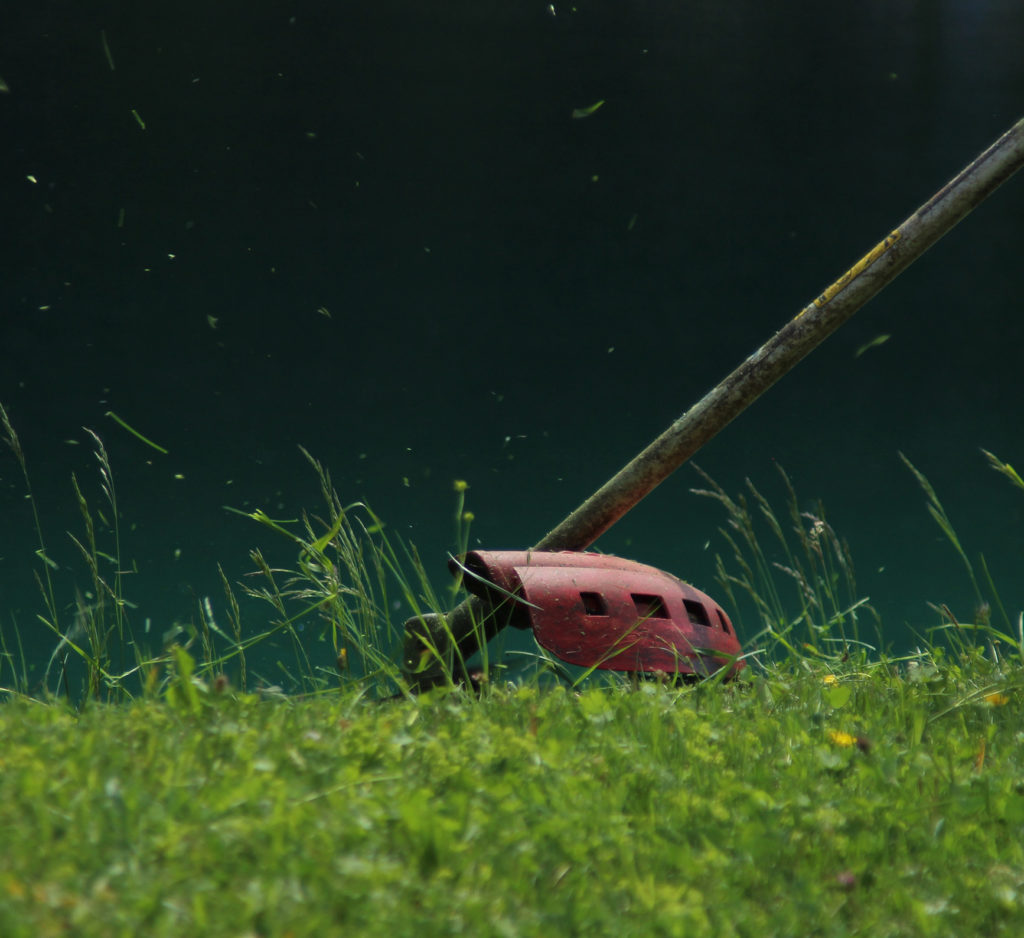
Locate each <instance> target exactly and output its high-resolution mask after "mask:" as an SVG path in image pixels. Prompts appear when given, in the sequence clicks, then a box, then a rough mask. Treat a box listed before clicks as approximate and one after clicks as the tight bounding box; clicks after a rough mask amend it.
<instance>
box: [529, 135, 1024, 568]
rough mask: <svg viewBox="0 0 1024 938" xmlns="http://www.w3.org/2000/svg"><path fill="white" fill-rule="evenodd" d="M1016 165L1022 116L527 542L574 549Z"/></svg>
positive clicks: (1023, 139) (1022, 147) (1021, 150)
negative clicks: (650, 440) (576, 504)
mask: <svg viewBox="0 0 1024 938" xmlns="http://www.w3.org/2000/svg"><path fill="white" fill-rule="evenodd" d="M1022 165H1024V119H1022V120H1019V121H1018V122H1017V123H1016V124H1014V125H1013V127H1011V128H1010V129H1009V130H1008V131H1007V132H1006V133H1005V134H1003V135H1002V136H1001V137H1000V138H999V139H998V140H997V141H996V142H995V143H993V144H992V146H990V147H989V148H988V149H987V150H986V151H985V152H984V153H982V154H981V155H980V156H979V157H978V158H977V159H975V160H974V162H973V163H971V164H970V165H969V166H968V167H966V168H965V169H964V170H962V171H961V172H960V174H959V175H958V176H957V177H956V178H955V179H952V180H950V182H948V183H946V185H945V186H943V187H942V188H941V189H940V190H939V191H938V192H936V193H935V195H933V196H932V197H931V198H930V199H929V200H928V201H927V202H925V203H924V205H922V206H921V207H920V208H919V209H918V210H917V211H916V212H914V214H913V215H911V216H910V217H909V218H908V219H907V220H906V221H904V222H903V223H902V224H901V225H900V226H899V227H898V228H896V229H894V230H893V231H892V232H890V233H889V234H888V235H887V236H886V237H885V238H884V240H882V241H881V242H879V243H878V244H876V245H875V246H874V247H873V248H872V249H871V250H870V251H868V253H867V254H865V255H864V256H863V257H862V258H861V259H860V260H859V261H857V263H856V264H854V265H853V267H851V268H850V269H849V270H848V271H847V272H846V273H845V274H843V275H842V277H840V278H839V279H838V280H837V281H836V282H835V283H833V284H832V286H830V287H829V288H828V289H827V290H825V291H824V292H823V293H822V294H821V295H820V296H818V297H816V298H815V299H814V301H813V302H811V303H810V304H808V305H807V306H806V307H804V309H802V310H800V312H799V313H797V314H796V316H795V317H794V318H793V319H792V320H791V321H790V322H789V323H788V324H787V325H785V326H784V327H783V328H782V329H780V330H779V331H778V332H777V333H775V335H774V336H772V338H770V339H769V340H768V341H767V342H765V344H764V345H762V346H761V347H760V348H759V349H758V350H757V351H756V352H754V354H753V355H751V356H750V357H749V358H748V359H747V360H746V361H745V362H743V364H742V365H740V366H739V367H738V368H737V369H736V370H735V371H733V372H732V374H730V375H729V376H728V377H726V378H725V379H724V380H723V381H722V382H721V383H719V384H718V385H717V386H716V387H714V388H713V389H712V390H711V391H709V392H708V393H707V394H706V395H704V397H703V398H702V399H701V400H700V401H699V402H698V403H696V404H695V405H694V406H693V407H691V408H690V409H689V410H688V411H687V412H686V413H685V414H683V415H682V416H681V417H680V418H679V419H678V420H676V421H675V423H673V424H672V425H671V426H670V427H669V428H668V429H667V430H666V431H665V432H664V433H662V434H661V436H659V437H658V438H657V439H656V440H655V441H654V442H653V443H651V444H650V445H649V446H648V447H647V448H646V449H645V450H644V451H643V452H641V453H640V454H639V455H638V456H637V457H636V458H635V459H634V460H633V461H632V462H630V463H629V464H628V465H626V466H625V467H624V468H622V469H621V470H620V471H619V472H618V473H617V474H616V475H615V476H614V477H613V478H612V479H610V480H609V481H608V482H606V483H605V484H604V485H603V486H602V487H601V488H600V489H598V490H597V491H596V492H595V493H594V494H593V495H591V496H590V498H588V499H587V500H586V501H585V502H584V503H583V504H582V505H580V506H579V508H577V509H576V510H575V511H573V512H572V513H571V514H570V515H569V516H568V517H566V518H565V520H563V521H562V522H561V524H559V525H558V526H557V527H555V528H553V529H552V530H551V531H549V532H548V533H547V534H546V535H545V536H544V537H543V538H542V539H541V540H540V541H538V542H537V544H536V545H535V546H534V549H535V550H583V549H584V548H585V547H587V546H588V545H590V544H592V543H593V542H594V541H595V540H597V538H598V537H600V536H601V535H602V534H603V533H604V532H605V531H607V530H608V529H609V528H610V527H611V526H612V525H613V524H615V522H616V521H618V520H619V518H621V517H622V516H623V515H624V514H626V512H627V511H629V510H630V508H632V507H633V506H634V505H635V504H636V503H637V502H639V501H640V499H642V498H643V497H644V496H645V495H647V494H648V493H649V492H650V491H651V490H652V489H653V488H655V486H657V485H659V484H660V483H661V482H663V481H664V480H665V479H666V478H667V477H668V476H669V475H671V473H673V472H674V471H675V470H676V469H678V468H679V467H680V466H681V465H682V464H683V463H684V462H686V460H687V459H689V458H690V457H691V456H692V455H693V454H694V453H696V452H697V450H699V449H700V448H701V447H702V446H703V445H704V444H705V443H707V442H708V440H710V439H711V438H712V437H713V436H714V435H715V434H716V433H718V432H719V430H721V429H722V428H723V427H725V426H726V425H727V424H728V423H729V422H730V421H731V420H733V419H734V418H735V417H737V416H739V414H741V413H742V412H743V411H744V410H745V409H746V408H747V407H749V406H750V405H751V404H752V403H753V402H754V401H756V400H757V399H758V398H759V397H760V396H761V395H762V394H764V392H765V391H767V390H768V388H770V387H771V386H772V385H773V384H774V383H775V382H776V381H778V380H779V378H781V377H782V376H783V375H784V374H785V373H786V372H787V371H789V370H790V369H791V368H792V367H793V366H794V365H795V364H796V363H797V362H798V361H800V359H802V358H803V357H804V356H805V355H807V354H808V353H809V352H810V351H811V350H812V349H814V348H815V347H816V346H817V345H818V344H819V343H821V342H823V341H824V340H825V339H826V338H827V337H828V336H830V335H831V334H832V333H833V332H835V330H836V329H838V328H839V327H840V326H841V325H842V324H843V323H844V322H846V321H847V320H848V319H849V318H850V317H851V316H853V314H854V313H856V312H857V310H858V309H860V308H861V307H862V306H863V305H864V304H865V303H867V302H868V300H870V299H871V298H872V297H874V296H875V294H877V293H878V292H879V291H880V290H881V289H883V288H884V287H886V286H888V285H889V284H890V283H892V281H893V280H895V279H896V277H897V276H898V275H899V274H900V273H902V272H903V271H904V270H905V269H906V268H907V267H909V266H910V265H911V264H912V263H913V262H914V261H916V260H917V259H918V258H919V257H920V256H921V255H922V254H924V252H925V251H927V250H928V248H930V247H931V246H932V245H933V244H934V243H935V242H936V241H938V240H939V238H941V237H942V236H943V235H944V234H945V233H946V232H947V231H949V229H950V228H952V227H953V226H954V225H955V224H956V223H957V222H959V221H960V220H961V219H963V218H964V217H965V216H966V215H968V214H969V213H970V212H971V211H973V210H974V209H975V208H976V207H977V206H978V204H979V203H981V202H982V200H984V199H985V198H986V197H987V196H989V195H991V194H992V193H993V192H994V191H995V190H996V189H997V188H998V187H999V186H1000V185H1002V183H1004V182H1005V181H1006V180H1007V179H1009V178H1010V176H1012V175H1013V174H1014V173H1015V172H1017V170H1018V169H1020V168H1021V166H1022Z"/></svg>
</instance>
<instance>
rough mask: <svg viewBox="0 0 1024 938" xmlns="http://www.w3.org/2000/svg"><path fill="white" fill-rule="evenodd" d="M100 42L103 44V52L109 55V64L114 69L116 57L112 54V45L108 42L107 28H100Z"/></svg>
mask: <svg viewBox="0 0 1024 938" xmlns="http://www.w3.org/2000/svg"><path fill="white" fill-rule="evenodd" d="M100 42H101V43H102V44H103V54H104V55H105V56H106V57H107V65H109V66H110V70H111V71H114V57H113V56H112V55H111V54H110V45H109V44H108V43H107V31H106V30H105V29H101V30H100Z"/></svg>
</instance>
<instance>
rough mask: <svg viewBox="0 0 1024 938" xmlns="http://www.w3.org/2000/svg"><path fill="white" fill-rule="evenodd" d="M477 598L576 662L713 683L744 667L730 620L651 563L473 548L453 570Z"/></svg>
mask: <svg viewBox="0 0 1024 938" xmlns="http://www.w3.org/2000/svg"><path fill="white" fill-rule="evenodd" d="M449 567H450V568H451V570H452V573H453V574H455V575H458V574H459V573H460V572H461V573H462V574H463V577H464V580H463V582H464V584H465V586H466V589H467V590H469V592H470V593H472V594H473V595H475V596H477V597H478V598H479V599H481V600H482V601H483V602H484V603H486V605H487V606H488V607H489V608H490V609H491V610H493V611H494V613H495V614H496V615H497V616H499V618H502V619H504V621H505V624H508V625H512V626H514V627H516V628H520V629H533V633H534V635H535V636H536V638H537V641H538V643H539V644H540V645H541V646H542V647H544V648H546V649H547V650H548V651H550V652H552V653H553V654H555V655H557V656H558V657H559V658H561V659H562V660H563V661H566V662H568V663H569V664H574V665H578V666H580V667H584V668H595V667H596V668H603V669H605V670H610V671H629V672H636V673H645V672H647V673H649V672H664V673H667V674H680V675H691V676H693V677H706V676H708V675H710V674H714V673H716V672H718V671H719V670H720V669H722V668H728V671H727V673H726V675H725V677H726V678H727V679H728V678H732V677H735V676H736V675H737V674H738V673H739V672H740V670H742V668H743V666H744V662H743V661H742V660H741V659H740V655H741V653H742V649H741V648H740V643H739V640H738V639H737V637H736V631H735V629H734V628H733V625H732V622H731V621H730V620H729V617H728V616H727V615H726V614H725V612H724V611H723V610H722V607H721V606H719V605H718V603H716V602H715V601H714V600H713V599H712V598H711V597H710V596H708V595H707V594H705V593H702V592H701V591H700V590H698V589H695V588H694V587H692V586H690V585H689V584H688V583H684V582H683V581H682V580H680V579H678V578H677V577H674V576H672V574H670V573H666V572H665V571H663V570H659V569H657V568H656V567H649V566H647V565H646V564H641V563H635V562H634V561H632V560H623V559H622V558H621V557H613V556H610V555H608V554H595V553H584V552H579V551H514V550H496V551H488V550H474V551H470V552H469V553H468V554H466V555H465V556H464V557H462V558H460V559H458V560H453V561H451V563H450V564H449Z"/></svg>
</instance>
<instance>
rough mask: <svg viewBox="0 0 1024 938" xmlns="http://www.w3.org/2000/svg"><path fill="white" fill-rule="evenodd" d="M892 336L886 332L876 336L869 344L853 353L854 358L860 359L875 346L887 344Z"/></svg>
mask: <svg viewBox="0 0 1024 938" xmlns="http://www.w3.org/2000/svg"><path fill="white" fill-rule="evenodd" d="M891 338H892V336H891V335H890V334H889V333H888V332H883V333H882V334H881V335H876V336H875V337H874V338H873V339H872V340H871V341H870V342H865V343H864V344H863V345H862V346H861V347H860V348H858V349H857V351H856V352H854V353H853V357H854V358H860V357H861V355H863V354H864V353H865V352H866V351H867V350H868V349H869V348H874V347H875V346H876V345H883V344H884V343H886V342H888V341H889V340H890V339H891Z"/></svg>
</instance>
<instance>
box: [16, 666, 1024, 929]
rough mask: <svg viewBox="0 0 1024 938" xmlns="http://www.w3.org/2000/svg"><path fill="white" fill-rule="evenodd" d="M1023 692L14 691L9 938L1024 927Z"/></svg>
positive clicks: (754, 681)
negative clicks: (21, 697)
mask: <svg viewBox="0 0 1024 938" xmlns="http://www.w3.org/2000/svg"><path fill="white" fill-rule="evenodd" d="M1021 685H1022V681H1021V676H1020V668H1019V661H1014V662H1013V664H1012V666H1011V665H1009V664H1007V666H1006V667H1003V666H1000V665H995V664H993V663H992V662H991V661H989V660H986V659H985V658H983V657H982V656H978V655H968V656H967V657H966V658H964V659H963V660H956V661H954V660H949V659H947V660H940V661H933V660H932V659H931V658H923V659H920V660H919V661H918V662H916V664H915V665H914V666H913V667H911V668H909V670H908V669H907V668H906V667H903V668H899V669H897V668H896V667H893V666H885V665H876V666H874V667H871V668H848V669H838V670H837V669H833V668H830V667H827V666H823V665H811V664H808V663H804V662H798V663H796V664H792V665H790V666H786V667H780V668H778V669H774V670H772V671H771V672H770V673H763V674H756V675H753V676H752V677H751V678H750V679H749V680H746V681H743V682H741V683H737V684H734V685H732V686H722V685H718V686H707V687H695V688H686V689H682V690H679V689H671V688H668V687H662V686H659V685H657V684H655V683H650V684H642V685H641V686H640V687H639V689H637V690H633V689H632V688H629V687H618V688H609V687H594V688H591V689H587V690H583V691H572V690H567V689H564V688H561V687H557V686H556V687H551V688H548V689H540V688H537V687H519V688H515V687H494V688H491V689H489V690H487V691H485V693H484V694H483V695H482V696H481V697H480V698H479V699H477V698H474V697H473V696H471V695H468V694H466V693H463V692H460V691H451V690H446V689H441V690H439V691H434V692H432V693H431V694H428V695H426V696H424V697H422V698H417V699H410V700H398V701H394V702H386V703H372V702H370V701H367V700H366V699H365V698H358V697H356V696H354V695H351V694H349V695H346V694H344V693H339V694H335V695H323V696H320V697H318V698H313V699H304V700H294V699H263V698H261V697H260V696H258V695H251V694H239V693H235V692H234V691H232V690H231V689H230V688H226V687H223V688H221V689H220V691H219V692H218V691H216V690H215V689H213V688H206V689H203V688H202V686H201V685H200V687H199V689H198V691H197V693H198V696H197V698H196V704H197V706H196V709H195V711H194V712H193V710H192V708H191V707H190V706H189V705H188V704H187V703H186V702H184V701H182V700H177V701H173V699H172V701H173V702H172V701H168V700H147V701H137V702H134V703H129V704H122V705H116V706H109V705H99V704H96V705H92V706H89V707H87V708H86V709H85V710H84V712H81V713H74V712H72V711H70V710H69V709H68V708H67V707H65V706H62V705H57V704H42V703H35V702H16V701H14V702H10V703H8V704H6V705H4V706H3V707H0V738H2V739H3V750H2V754H0V829H2V830H3V832H4V849H3V851H2V852H0V934H3V935H5V936H8V938H20V936H32V938H39V936H46V935H64V934H73V935H83V936H86V935H97V936H101V935H102V936H112V935H126V936H127V935H142V934H145V935H154V936H156V935H168V936H172V935H173V936H179V935H184V934H203V935H325V934H366V935H382V936H384V935H411V934H416V935H418V936H424V935H454V934H463V933H473V934H485V935H553V934H558V935H576V934H579V935H588V936H592V935H616V936H620V935H680V936H694V935H749V936H754V935H758V936H763V935H849V934H867V935H872V936H881V935H950V936H953V935H956V936H963V935H982V934H984V935H994V934H1007V935H1012V934H1020V933H1021V929H1022V927H1024V781H1022V780H1024V730H1022V729H1021V727H1022V722H1021V689H1022V688H1021Z"/></svg>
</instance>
